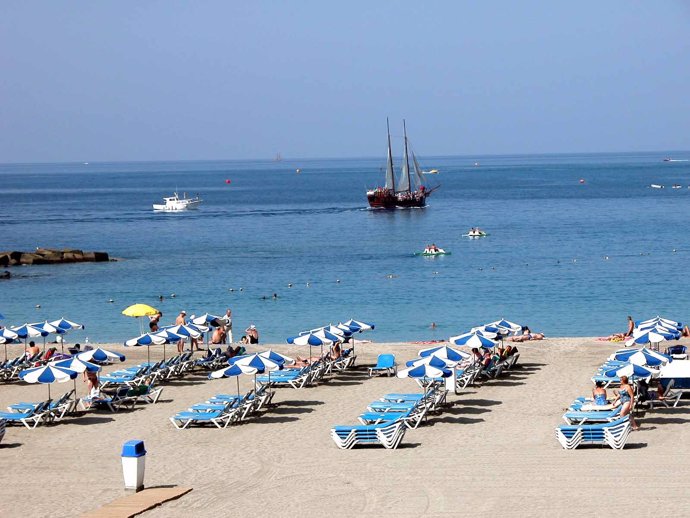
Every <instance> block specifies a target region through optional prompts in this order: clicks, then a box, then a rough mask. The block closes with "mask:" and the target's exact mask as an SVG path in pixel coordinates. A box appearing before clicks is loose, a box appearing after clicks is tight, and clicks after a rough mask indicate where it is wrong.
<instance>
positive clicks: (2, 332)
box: [0, 327, 19, 361]
mask: <svg viewBox="0 0 690 518" xmlns="http://www.w3.org/2000/svg"><path fill="white" fill-rule="evenodd" d="M18 338H19V335H18V334H17V333H15V332H14V331H12V330H11V329H7V328H6V327H3V328H2V329H0V344H4V345H5V361H7V344H11V343H13V342H14V341H15V340H17V339H18Z"/></svg>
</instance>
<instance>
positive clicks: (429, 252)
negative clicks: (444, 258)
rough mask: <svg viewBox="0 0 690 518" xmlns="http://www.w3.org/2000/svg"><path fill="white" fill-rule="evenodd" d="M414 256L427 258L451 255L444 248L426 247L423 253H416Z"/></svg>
mask: <svg viewBox="0 0 690 518" xmlns="http://www.w3.org/2000/svg"><path fill="white" fill-rule="evenodd" d="M414 255H423V256H425V257H434V256H437V255H450V252H446V251H445V250H444V249H443V248H438V247H436V248H431V247H428V246H427V247H426V248H425V249H424V251H423V252H415V254H414Z"/></svg>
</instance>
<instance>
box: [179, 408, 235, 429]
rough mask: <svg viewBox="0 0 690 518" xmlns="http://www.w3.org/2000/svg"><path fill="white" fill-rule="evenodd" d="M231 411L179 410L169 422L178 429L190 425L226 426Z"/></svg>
mask: <svg viewBox="0 0 690 518" xmlns="http://www.w3.org/2000/svg"><path fill="white" fill-rule="evenodd" d="M231 416H232V411H224V410H216V411H213V412H194V411H186V412H179V413H177V414H175V415H174V416H172V417H171V418H170V422H171V423H172V424H173V425H174V426H175V428H177V429H178V430H183V429H185V428H189V427H190V426H191V425H193V424H194V425H200V426H203V425H207V424H213V425H214V426H216V427H217V428H227V426H228V424H229V423H230V420H231Z"/></svg>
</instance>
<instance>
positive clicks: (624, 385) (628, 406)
mask: <svg viewBox="0 0 690 518" xmlns="http://www.w3.org/2000/svg"><path fill="white" fill-rule="evenodd" d="M634 400H635V393H634V392H633V389H632V387H631V386H630V383H628V377H627V376H621V388H620V389H619V390H618V397H617V398H616V400H615V401H614V402H613V405H614V406H618V405H623V408H621V413H620V416H621V417H623V416H626V415H630V425H631V426H632V429H633V430H639V429H640V427H639V426H638V425H637V423H636V422H635V419H634V418H633V415H632V405H633V401H634Z"/></svg>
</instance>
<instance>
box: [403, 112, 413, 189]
mask: <svg viewBox="0 0 690 518" xmlns="http://www.w3.org/2000/svg"><path fill="white" fill-rule="evenodd" d="M403 135H404V137H405V156H404V158H403V166H402V177H401V179H400V184H401V185H402V187H403V189H402V190H401V191H400V192H410V190H411V188H410V157H409V155H408V151H407V127H406V125H405V119H403Z"/></svg>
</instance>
